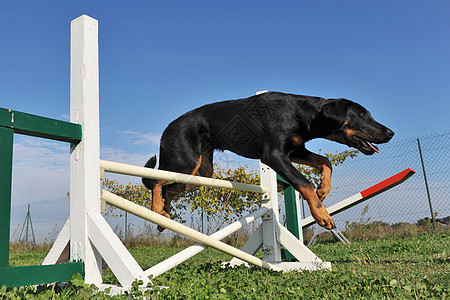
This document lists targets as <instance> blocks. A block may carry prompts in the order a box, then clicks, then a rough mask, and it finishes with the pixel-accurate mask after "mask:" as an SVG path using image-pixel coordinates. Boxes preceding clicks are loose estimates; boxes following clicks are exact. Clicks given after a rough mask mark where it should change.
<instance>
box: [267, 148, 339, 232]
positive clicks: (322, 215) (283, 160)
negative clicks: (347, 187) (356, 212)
mask: <svg viewBox="0 0 450 300" xmlns="http://www.w3.org/2000/svg"><path fill="white" fill-rule="evenodd" d="M261 160H262V162H263V163H265V164H267V165H268V166H270V167H271V168H272V169H274V170H275V172H277V173H278V174H279V175H280V176H281V177H283V178H284V179H285V180H286V181H287V182H289V184H290V185H292V186H293V187H294V188H295V189H296V190H297V191H298V192H299V193H300V194H301V195H302V197H303V199H305V200H306V202H307V203H308V206H309V209H310V211H311V215H312V216H313V218H314V219H315V220H316V222H317V224H319V225H320V226H322V227H325V228H327V229H333V228H334V227H335V226H334V221H333V219H332V218H331V216H330V214H329V213H328V211H327V209H326V208H325V206H324V205H323V204H322V202H321V201H320V200H319V197H318V196H317V193H316V191H315V190H314V187H313V186H312V184H311V183H310V182H309V181H308V180H307V179H306V178H305V176H303V175H302V174H300V172H299V171H298V170H297V169H296V168H295V167H294V166H293V165H292V164H291V162H290V161H289V159H288V158H287V157H283V156H279V155H278V154H274V155H273V156H271V157H270V158H267V159H261Z"/></svg>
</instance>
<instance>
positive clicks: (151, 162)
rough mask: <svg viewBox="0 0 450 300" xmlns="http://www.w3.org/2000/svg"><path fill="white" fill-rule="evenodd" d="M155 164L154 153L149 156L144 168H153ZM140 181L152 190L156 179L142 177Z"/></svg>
mask: <svg viewBox="0 0 450 300" xmlns="http://www.w3.org/2000/svg"><path fill="white" fill-rule="evenodd" d="M155 166H156V155H155V156H153V157H151V158H150V159H149V160H148V161H147V163H146V164H145V167H146V168H152V169H153V168H155ZM142 183H143V184H144V185H145V187H146V188H148V189H149V190H153V188H154V187H155V184H156V180H155V179H148V178H142Z"/></svg>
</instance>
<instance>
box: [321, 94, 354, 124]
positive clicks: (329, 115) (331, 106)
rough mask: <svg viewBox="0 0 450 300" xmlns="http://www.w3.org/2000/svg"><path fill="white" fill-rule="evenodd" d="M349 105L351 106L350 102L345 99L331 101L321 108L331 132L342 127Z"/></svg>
mask: <svg viewBox="0 0 450 300" xmlns="http://www.w3.org/2000/svg"><path fill="white" fill-rule="evenodd" d="M350 104H352V102H351V101H350V100H347V99H336V100H334V99H333V100H331V101H330V102H328V103H326V104H324V105H323V106H322V113H323V115H324V116H325V121H326V123H327V125H328V127H329V128H330V129H331V130H337V129H339V128H341V127H342V125H343V124H344V122H345V118H346V116H347V109H348V107H349V106H350Z"/></svg>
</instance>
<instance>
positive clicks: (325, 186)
mask: <svg viewBox="0 0 450 300" xmlns="http://www.w3.org/2000/svg"><path fill="white" fill-rule="evenodd" d="M330 190H331V184H330V183H329V182H327V181H322V182H321V183H320V186H319V187H318V188H317V191H316V194H317V197H319V200H320V201H321V202H322V201H323V200H324V199H325V198H326V197H327V195H328V193H329V192H330Z"/></svg>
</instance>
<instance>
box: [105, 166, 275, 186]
mask: <svg viewBox="0 0 450 300" xmlns="http://www.w3.org/2000/svg"><path fill="white" fill-rule="evenodd" d="M100 166H101V168H102V170H103V171H104V172H110V173H116V174H122V175H131V176H139V177H144V178H150V179H159V180H167V181H174V182H178V183H186V184H190V185H199V186H200V185H201V186H208V187H213V188H223V189H232V190H238V191H245V192H254V193H266V192H267V188H266V187H265V186H259V185H254V184H246V183H240V182H232V181H227V180H221V179H213V178H208V177H201V176H195V175H188V174H181V173H175V172H169V171H164V170H156V169H150V168H145V167H138V166H133V165H128V164H122V163H117V162H112V161H106V160H101V161H100Z"/></svg>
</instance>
